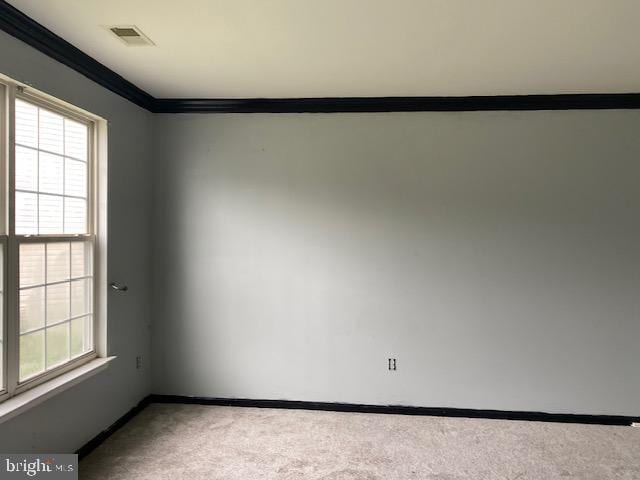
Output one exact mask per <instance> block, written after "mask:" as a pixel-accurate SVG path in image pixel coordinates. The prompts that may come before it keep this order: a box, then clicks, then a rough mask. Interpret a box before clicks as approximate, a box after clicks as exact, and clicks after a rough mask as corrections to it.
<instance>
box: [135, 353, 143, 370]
mask: <svg viewBox="0 0 640 480" xmlns="http://www.w3.org/2000/svg"><path fill="white" fill-rule="evenodd" d="M141 368H142V356H141V355H138V356H137V357H136V370H140V369H141Z"/></svg>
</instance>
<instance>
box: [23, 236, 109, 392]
mask: <svg viewBox="0 0 640 480" xmlns="http://www.w3.org/2000/svg"><path fill="white" fill-rule="evenodd" d="M17 239H18V264H20V258H19V255H20V253H19V252H20V251H21V247H22V245H25V244H36V245H37V244H44V246H45V247H44V253H43V255H44V262H43V264H44V272H43V275H42V276H43V279H44V283H43V284H39V285H33V284H27V285H25V286H21V274H20V271H19V270H18V277H17V282H16V284H17V286H18V298H19V299H20V294H21V293H22V292H23V291H25V290H35V289H37V288H42V289H43V290H44V300H43V304H44V311H43V313H42V323H41V325H40V326H39V327H36V328H31V329H28V330H25V331H21V326H22V318H21V317H22V315H21V313H20V308H18V312H17V313H18V329H17V334H18V342H17V343H18V359H19V361H18V368H19V372H18V385H23V384H25V383H28V382H31V381H32V380H35V379H38V378H39V377H42V376H45V375H47V374H49V373H51V372H53V371H55V370H56V369H58V368H60V367H64V366H66V365H68V364H70V363H73V362H75V361H77V360H80V359H83V358H84V357H86V356H88V355H91V356H95V352H96V338H95V333H96V332H95V325H94V324H95V314H96V295H95V260H94V259H95V239H94V238H93V237H88V238H87V237H80V238H78V237H75V236H68V235H61V236H56V237H41V236H29V237H22V238H21V237H17ZM56 243H66V244H68V245H69V277H68V278H67V279H66V280H60V281H54V282H48V269H49V258H48V246H49V245H51V244H56ZM74 243H75V244H84V245H86V246H88V247H89V252H88V255H87V254H86V253H85V261H86V262H87V264H88V265H89V268H90V272H91V273H90V274H85V275H79V276H74V275H73V253H72V249H73V246H72V245H73V244H74ZM85 252H86V248H85ZM86 280H89V281H90V282H91V283H90V285H89V288H88V289H87V290H86V294H87V295H88V296H89V297H90V299H89V300H88V301H87V305H88V307H87V311H85V312H83V313H81V314H78V315H74V313H73V307H72V305H73V284H74V282H80V281H86ZM64 284H68V285H69V296H68V315H67V316H66V318H64V319H62V320H58V321H54V322H49V315H48V309H49V302H48V295H49V290H48V288H47V287H49V286H52V285H53V286H56V285H64ZM18 306H19V307H20V302H18ZM78 319H88V321H85V327H84V328H85V329H88V330H89V331H88V332H85V334H84V335H85V337H84V338H83V345H84V344H85V343H86V344H89V348H87V349H85V348H83V351H82V352H81V353H80V354H78V355H76V356H73V355H72V342H73V338H72V335H73V332H72V323H73V321H74V320H78ZM65 324H66V325H67V326H68V327H67V330H68V331H67V358H66V360H65V361H63V362H62V363H57V364H51V365H49V363H48V359H49V357H48V349H49V346H48V341H47V340H48V336H47V335H48V333H49V332H48V331H49V330H51V329H52V328H55V327H59V326H61V325H65ZM39 332H42V335H43V339H42V352H41V355H40V356H41V359H42V362H41V364H42V366H43V368H42V369H40V370H38V371H36V372H34V373H32V374H30V375H25V376H23V373H22V356H21V345H22V338H23V337H29V336H30V335H35V334H38V333H39ZM89 338H90V340H88V339H89Z"/></svg>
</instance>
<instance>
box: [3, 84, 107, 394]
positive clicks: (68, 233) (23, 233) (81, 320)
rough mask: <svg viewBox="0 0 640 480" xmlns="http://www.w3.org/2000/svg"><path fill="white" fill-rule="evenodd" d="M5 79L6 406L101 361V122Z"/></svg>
mask: <svg viewBox="0 0 640 480" xmlns="http://www.w3.org/2000/svg"><path fill="white" fill-rule="evenodd" d="M3 78H4V77H0V114H1V115H0V137H1V140H0V141H1V143H0V146H1V147H2V148H1V150H0V169H1V173H2V182H0V206H2V208H0V325H1V328H0V399H6V398H8V397H10V396H12V395H13V394H16V393H19V392H21V391H24V390H26V389H28V388H30V387H32V386H35V385H37V384H39V383H41V382H43V381H45V380H48V379H50V378H52V377H54V376H56V375H59V374H61V373H64V372H66V371H68V370H70V369H72V368H74V367H76V366H79V365H81V364H83V363H86V362H87V361H89V360H91V359H93V358H95V357H96V356H97V355H96V344H97V342H96V334H97V331H98V329H97V328H96V325H97V319H98V316H99V315H98V310H97V308H96V303H97V296H96V294H95V292H96V284H97V282H96V278H97V276H96V270H97V265H96V258H97V250H98V242H97V239H98V232H97V225H98V222H97V210H96V207H97V205H96V204H97V201H96V198H97V196H96V190H97V184H96V182H95V177H96V171H97V154H96V150H97V149H96V139H97V129H98V125H99V121H98V119H97V118H96V117H95V116H93V115H91V114H88V113H86V112H83V111H81V110H79V109H77V108H75V107H72V106H70V105H67V104H64V103H63V102H59V101H56V100H55V99H52V98H50V97H48V96H46V95H44V94H41V93H38V92H35V91H32V90H31V89H30V88H27V89H24V88H23V87H21V86H19V85H16V84H15V83H13V82H12V81H10V80H3Z"/></svg>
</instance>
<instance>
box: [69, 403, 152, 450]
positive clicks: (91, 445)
mask: <svg viewBox="0 0 640 480" xmlns="http://www.w3.org/2000/svg"><path fill="white" fill-rule="evenodd" d="M150 399H151V395H148V396H146V397H145V398H143V399H142V400H140V402H139V403H138V404H137V405H136V406H135V407H133V408H132V409H131V410H129V411H128V412H127V413H125V414H124V415H123V416H122V417H120V418H119V419H117V420H116V421H115V422H113V423H112V424H111V425H110V426H108V427H107V428H106V429H104V430H103V431H102V432H100V433H99V434H98V435H96V436H95V437H93V438H92V439H91V440H89V441H88V442H87V443H85V444H84V445H83V446H81V447H80V448H79V449H78V450H76V452H75V453H76V454H77V455H78V458H79V459H83V458H84V457H86V456H87V455H89V454H90V453H91V452H92V451H94V450H95V449H96V448H98V447H99V446H100V445H101V444H102V443H103V442H104V441H105V440H106V439H107V438H109V437H110V436H111V435H113V434H114V433H115V432H116V431H117V430H118V429H120V427H123V426H124V425H125V424H127V423H128V422H129V420H131V419H132V418H133V417H135V416H136V415H138V414H139V413H140V412H141V411H142V410H144V409H145V408H146V407H147V405H149V404H150V403H151V401H150Z"/></svg>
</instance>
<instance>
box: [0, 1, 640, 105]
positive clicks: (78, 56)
mask: <svg viewBox="0 0 640 480" xmlns="http://www.w3.org/2000/svg"><path fill="white" fill-rule="evenodd" d="M0 29H2V30H4V31H5V32H7V33H8V34H10V35H13V36H14V37H16V38H18V39H20V40H22V41H23V42H25V43H27V44H29V45H31V46H32V47H34V48H35V49H37V50H39V51H41V52H42V53H44V54H46V55H48V56H50V57H51V58H53V59H55V60H57V61H59V62H60V63H63V64H65V65H67V66H68V67H71V68H73V69H74V70H76V71H78V72H80V73H81V74H83V75H85V76H86V77H88V78H90V79H91V80H93V81H94V82H96V83H98V84H100V85H102V86H103V87H105V88H107V89H109V90H111V91H112V92H115V93H117V94H118V95H121V96H122V97H124V98H126V99H127V100H130V101H131V102H133V103H135V104H136V105H139V106H141V107H143V108H146V109H147V110H149V111H151V112H154V113H252V112H253V113H261V112H264V113H305V112H307V113H333V112H462V111H477V110H601V109H640V93H606V94H599V93H581V94H560V95H497V96H472V97H338V98H244V99H217V98H209V99H206V98H195V99H194V98H188V99H180V98H154V97H153V96H151V95H150V94H148V93H147V92H145V91H144V90H142V89H140V88H138V87H137V86H135V85H134V84H133V83H131V82H129V81H128V80H126V79H124V78H122V77H121V76H120V75H118V74H117V73H116V72H114V71H113V70H111V69H109V68H107V67H105V66H104V65H102V64H101V63H100V62H98V61H97V60H95V59H93V58H92V57H90V56H89V55H87V54H86V53H84V52H82V51H81V50H80V49H78V48H77V47H75V46H73V45H72V44H70V43H69V42H67V41H66V40H64V39H62V38H60V37H59V36H57V35H56V34H55V33H53V32H52V31H50V30H48V29H47V28H46V27H44V26H42V25H40V24H39V23H38V22H36V21H35V20H33V19H32V18H30V17H28V16H27V15H25V14H24V13H22V12H21V11H19V10H18V9H16V8H15V7H13V6H11V5H9V4H8V3H7V2H6V1H5V0H0Z"/></svg>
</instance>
